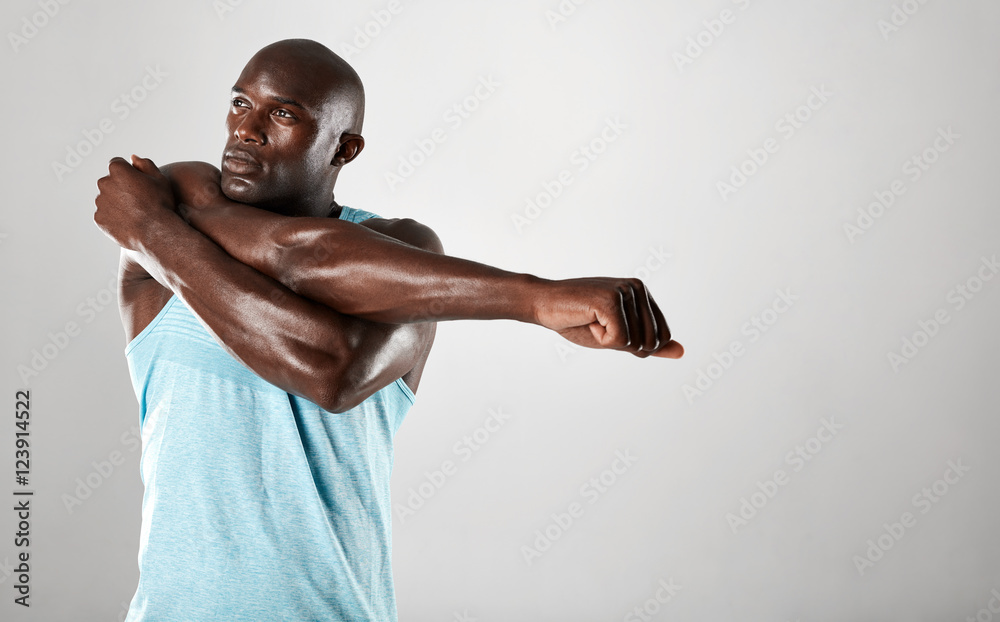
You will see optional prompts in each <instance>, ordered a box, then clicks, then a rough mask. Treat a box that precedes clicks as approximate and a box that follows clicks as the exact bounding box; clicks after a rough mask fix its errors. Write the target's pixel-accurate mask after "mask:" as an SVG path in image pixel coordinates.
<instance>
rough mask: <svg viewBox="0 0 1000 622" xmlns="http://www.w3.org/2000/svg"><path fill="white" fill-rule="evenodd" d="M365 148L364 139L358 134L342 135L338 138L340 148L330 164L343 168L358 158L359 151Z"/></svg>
mask: <svg viewBox="0 0 1000 622" xmlns="http://www.w3.org/2000/svg"><path fill="white" fill-rule="evenodd" d="M364 148H365V139H364V137H362V136H361V135H360V134H343V135H342V136H341V137H340V147H339V148H338V149H337V153H336V154H334V156H333V160H332V161H331V162H330V164H332V165H334V166H343V165H345V164H347V163H348V162H350V161H351V160H353V159H354V158H356V157H358V154H359V153H361V150H362V149H364Z"/></svg>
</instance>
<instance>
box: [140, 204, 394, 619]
mask: <svg viewBox="0 0 1000 622" xmlns="http://www.w3.org/2000/svg"><path fill="white" fill-rule="evenodd" d="M375 216H376V215H375V214H372V213H370V212H365V211H362V210H355V209H352V208H349V207H346V206H344V207H343V209H342V212H341V215H340V218H341V219H343V220H349V221H352V222H361V221H362V220H365V219H367V218H371V217H375ZM125 356H126V359H127V360H128V366H129V373H130V375H131V377H132V384H133V386H134V387H135V394H136V397H137V398H138V400H139V408H140V425H141V429H142V455H141V458H140V468H141V475H142V482H143V484H144V485H145V492H144V494H143V499H142V528H141V533H140V543H139V573H140V574H139V584H138V587H137V589H136V592H135V596H134V597H133V598H132V603H131V606H130V607H129V611H128V617H127V618H126V620H127V622H140V621H141V622H221V621H223V620H225V621H229V620H247V621H253V622H264V621H278V620H289V621H291V620H294V621H295V622H302V621H304V620H324V621H326V620H337V621H348V620H349V621H351V622H354V621H362V620H364V621H366V622H386V621H395V620H396V598H395V592H394V590H393V583H392V568H391V546H392V533H391V528H392V515H391V508H390V502H389V477H390V475H391V473H392V460H393V437H394V436H395V433H396V430H398V429H399V426H400V424H401V423H402V421H403V417H404V416H405V415H406V413H407V412H408V411H409V408H410V406H412V404H413V400H414V397H413V393H412V392H411V391H410V389H409V387H408V386H407V385H406V384H405V383H404V382H403V380H402V379H399V380H396V381H395V382H393V383H392V384H390V385H388V386H386V387H384V388H382V389H381V390H380V391H378V392H377V393H375V394H374V395H372V396H371V397H369V398H368V399H367V400H365V401H364V402H362V403H361V404H359V405H358V406H357V407H355V408H353V409H351V410H349V411H347V412H345V413H341V414H334V413H330V412H327V411H325V410H323V409H322V408H320V407H319V406H317V405H315V404H313V403H312V402H310V401H308V400H305V399H302V398H300V397H297V396H295V395H291V394H289V393H286V392H285V391H283V390H281V389H279V388H278V387H276V386H274V385H272V384H270V383H269V382H267V381H266V380H263V379H262V378H260V377H259V376H257V375H256V374H255V373H254V372H252V371H251V370H250V369H248V368H247V367H245V366H244V365H243V364H242V363H240V362H239V361H237V360H236V359H235V358H233V357H232V356H231V355H230V354H229V353H228V352H226V351H225V350H223V349H222V347H221V346H220V345H219V344H218V343H217V342H216V341H215V339H214V338H213V337H212V336H211V335H210V334H209V332H208V331H207V330H206V329H205V327H204V326H203V325H202V324H201V323H200V321H199V320H198V319H197V318H196V316H195V315H194V314H193V313H192V312H191V310H190V309H188V307H187V306H186V305H185V304H184V303H183V302H182V301H181V300H180V299H178V298H177V297H176V296H174V297H172V298H171V299H170V301H169V302H168V303H167V304H166V306H164V308H163V309H162V310H161V311H160V313H159V314H158V315H157V316H156V318H155V319H154V320H153V321H152V322H151V323H150V324H149V326H147V327H146V328H145V329H144V330H143V331H142V332H141V333H139V334H138V335H137V336H136V337H135V339H133V340H132V341H131V342H130V343H129V344H128V346H126V348H125Z"/></svg>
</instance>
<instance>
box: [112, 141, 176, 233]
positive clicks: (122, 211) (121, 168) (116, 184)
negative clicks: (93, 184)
mask: <svg viewBox="0 0 1000 622" xmlns="http://www.w3.org/2000/svg"><path fill="white" fill-rule="evenodd" d="M97 189H98V191H99V192H98V195H97V198H95V199H94V204H95V205H96V206H97V211H95V212H94V222H95V223H97V226H98V228H99V229H100V230H101V231H103V232H104V233H105V234H106V235H107V236H108V237H109V238H111V239H112V240H114V241H115V242H116V243H117V244H118V245H119V246H121V247H122V248H126V249H129V250H139V246H140V245H141V244H142V240H143V239H144V238H145V236H146V235H148V233H149V231H150V229H151V227H152V226H153V225H155V223H156V222H157V221H158V219H162V218H164V217H167V216H169V215H170V214H172V213H173V211H174V195H173V192H172V191H171V189H170V182H169V180H168V179H167V178H166V177H165V176H164V175H163V173H161V172H160V170H159V169H158V168H156V165H155V164H153V161H152V160H149V159H146V158H139V157H137V156H132V164H129V163H128V162H126V161H125V159H124V158H112V159H111V162H110V163H109V164H108V175H107V176H106V177H102V178H100V179H99V180H97Z"/></svg>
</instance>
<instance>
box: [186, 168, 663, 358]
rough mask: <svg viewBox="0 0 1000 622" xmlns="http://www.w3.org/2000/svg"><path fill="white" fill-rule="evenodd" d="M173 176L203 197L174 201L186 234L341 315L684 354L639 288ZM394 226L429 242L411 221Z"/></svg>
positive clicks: (197, 171)
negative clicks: (504, 325) (275, 205)
mask: <svg viewBox="0 0 1000 622" xmlns="http://www.w3.org/2000/svg"><path fill="white" fill-rule="evenodd" d="M213 171H214V173H213ZM171 172H172V175H173V176H174V177H175V178H181V177H185V176H186V177H187V178H188V179H187V185H188V187H194V188H199V187H200V188H203V189H204V191H203V192H194V193H191V196H188V197H182V202H183V203H184V204H183V205H182V207H181V214H182V215H183V216H184V218H185V219H186V220H188V222H190V223H191V225H192V226H193V227H195V228H196V229H198V230H199V231H201V232H202V233H204V234H205V235H207V236H208V237H209V238H211V239H212V240H213V241H215V242H216V243H217V244H219V245H220V246H221V247H222V248H223V249H225V250H226V252H227V253H229V254H230V255H232V256H233V257H234V258H236V259H237V260H239V261H241V262H243V263H245V264H246V265H248V266H252V267H253V268H255V269H257V270H259V271H260V272H261V273H263V274H267V275H268V276H270V277H272V278H274V279H275V280H277V281H280V282H281V283H283V284H284V285H286V286H287V287H289V288H290V289H292V290H293V291H295V292H296V293H298V294H301V295H303V296H305V297H307V298H309V299H312V300H315V301H317V302H321V303H323V304H325V305H327V306H329V307H330V308H332V309H336V310H338V311H340V312H341V313H346V314H349V315H352V316H356V317H362V318H366V319H370V320H375V321H380V322H391V323H409V322H420V321H428V320H430V321H444V320H455V319H512V320H518V321H522V322H530V323H536V324H539V325H542V326H544V327H546V328H550V329H552V330H555V331H557V332H559V333H560V334H561V335H562V336H564V337H565V338H567V339H569V340H570V341H572V342H574V343H577V344H579V345H583V346H587V347H601V348H614V349H621V350H627V351H630V352H632V353H633V354H636V355H637V356H641V357H644V356H649V355H651V354H654V353H655V354H656V355H657V356H663V357H668V358H678V357H679V356H680V355H681V354H682V353H683V348H682V347H681V346H680V344H678V343H676V342H674V341H671V338H670V330H669V328H668V327H667V323H666V320H665V319H664V317H663V314H662V312H661V311H660V309H659V307H658V305H657V304H656V303H655V301H653V299H652V297H651V296H650V295H649V293H648V292H647V291H646V288H645V286H644V284H643V283H642V282H641V281H640V280H638V279H626V278H619V279H613V278H583V279H567V280H562V281H550V280H546V279H541V278H538V277H535V276H532V275H530V274H517V273H513V272H508V271H505V270H501V269H499V268H494V267H492V266H487V265H485V264H481V263H478V262H474V261H469V260H465V259H460V258H457V257H449V256H446V255H440V254H435V253H430V252H427V251H423V250H420V249H417V248H413V247H412V246H409V245H406V244H401V243H399V242H398V241H396V240H394V239H392V238H390V237H387V236H385V235H382V234H380V233H378V232H376V231H374V230H372V229H370V228H368V227H365V226H361V225H357V224H354V223H350V222H346V221H343V220H339V219H334V218H308V217H288V216H281V215H278V214H274V213H272V212H268V211H265V210H261V209H257V208H254V207H251V206H248V205H243V204H240V203H236V202H233V201H230V200H228V199H227V198H225V197H224V196H223V195H222V194H221V192H219V191H218V190H217V188H218V186H217V182H216V181H215V178H214V175H215V174H217V171H215V169H214V167H211V166H210V165H207V164H204V163H197V162H191V163H180V164H175V165H172V171H171ZM399 224H400V225H403V226H407V227H410V228H411V229H413V230H417V231H419V230H420V229H423V230H426V231H427V232H430V230H429V229H427V228H426V227H423V225H420V224H419V223H416V222H415V221H412V220H409V219H404V221H403V222H401V223H399ZM430 234H431V235H432V234H433V232H430Z"/></svg>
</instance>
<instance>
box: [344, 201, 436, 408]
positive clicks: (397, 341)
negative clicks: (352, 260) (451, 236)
mask: <svg viewBox="0 0 1000 622" xmlns="http://www.w3.org/2000/svg"><path fill="white" fill-rule="evenodd" d="M359 224H361V225H362V226H364V227H367V228H370V229H372V230H373V231H377V232H378V233H382V234H383V235H387V236H389V237H392V238H395V239H397V240H399V241H401V242H404V243H406V244H410V245H411V246H415V247H417V248H420V249H422V250H426V251H431V252H436V253H443V252H444V249H443V247H442V245H441V240H440V239H439V238H438V237H437V235H436V234H435V233H434V231H433V230H431V229H430V228H429V227H426V226H425V225H421V224H420V223H418V222H416V221H414V220H411V219H392V220H387V219H383V218H370V219H368V220H365V221H363V222H361V223H359ZM358 322H359V326H360V327H363V328H362V330H361V331H360V338H359V347H358V352H359V356H358V357H357V359H356V360H355V361H354V364H353V365H352V366H351V369H350V371H349V373H348V374H347V376H346V377H345V380H346V382H345V383H344V385H345V386H348V387H351V388H352V389H353V390H352V391H351V392H350V393H351V394H350V395H345V396H344V398H345V409H346V408H350V407H353V406H355V405H357V404H360V403H361V402H362V401H364V400H365V399H367V398H368V397H369V396H371V395H372V394H374V393H375V392H376V391H378V390H379V389H381V388H382V387H384V386H386V385H388V384H389V383H391V382H393V381H394V380H396V379H397V378H402V379H403V381H404V382H406V384H407V386H409V387H410V390H412V391H413V392H414V393H416V392H417V386H418V384H419V382H420V376H421V375H422V373H423V368H424V364H425V363H426V362H427V356H428V355H429V354H430V349H431V345H432V344H433V343H434V335H435V333H436V329H437V324H436V323H435V322H411V323H407V324H385V323H381V322H371V321H368V320H358Z"/></svg>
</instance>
